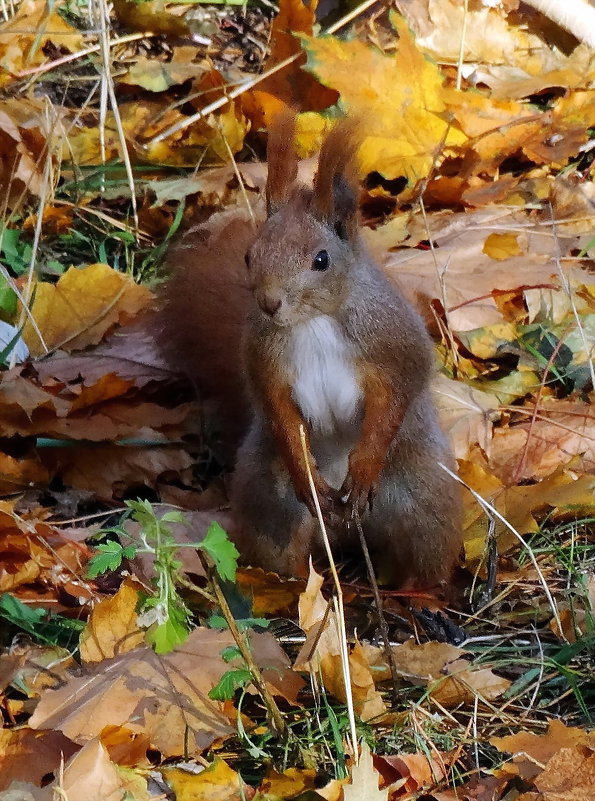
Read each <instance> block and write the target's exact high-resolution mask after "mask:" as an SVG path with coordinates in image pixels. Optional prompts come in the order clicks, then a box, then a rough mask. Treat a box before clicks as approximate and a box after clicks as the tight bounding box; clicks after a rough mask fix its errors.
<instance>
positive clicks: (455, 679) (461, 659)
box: [366, 640, 510, 707]
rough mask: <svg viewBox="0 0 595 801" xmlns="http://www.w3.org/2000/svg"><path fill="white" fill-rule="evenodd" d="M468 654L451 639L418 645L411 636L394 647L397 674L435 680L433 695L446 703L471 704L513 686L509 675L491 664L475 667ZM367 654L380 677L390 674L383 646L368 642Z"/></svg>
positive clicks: (425, 681)
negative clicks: (504, 675) (501, 674)
mask: <svg viewBox="0 0 595 801" xmlns="http://www.w3.org/2000/svg"><path fill="white" fill-rule="evenodd" d="M467 657H469V654H468V653H466V652H465V651H463V650H462V649H461V648H457V647H456V646H454V645H449V644H448V643H440V642H427V643H423V644H421V645H419V644H417V643H415V642H414V641H413V640H408V641H407V642H405V643H403V644H402V645H397V646H394V647H393V659H394V662H395V666H396V668H397V672H398V674H399V675H400V676H402V677H403V678H404V679H406V680H407V681H410V682H412V683H413V684H421V685H430V684H432V685H433V686H432V690H431V696H432V697H433V698H435V699H436V700H437V701H438V702H439V703H441V704H442V705H443V706H447V707H452V706H457V705H458V704H461V703H464V704H472V703H473V702H474V700H475V697H476V696H479V699H480V700H481V699H482V698H485V699H486V700H490V701H491V700H494V698H497V697H498V696H499V695H502V693H504V692H505V691H506V690H507V689H508V687H510V682H509V681H508V680H507V679H502V678H500V677H499V676H496V675H495V674H494V673H493V672H492V671H491V670H489V669H488V668H484V667H481V666H477V667H476V666H475V665H473V664H472V663H470V662H469V661H467ZM366 658H367V660H368V663H370V661H371V660H373V661H374V665H375V675H376V676H377V679H383V678H388V677H389V668H388V665H386V663H385V661H384V658H383V657H382V655H381V652H380V649H376V648H371V647H370V646H367V648H366ZM445 677H447V678H445ZM434 683H436V684H435V685H434Z"/></svg>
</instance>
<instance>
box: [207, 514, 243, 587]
mask: <svg viewBox="0 0 595 801" xmlns="http://www.w3.org/2000/svg"><path fill="white" fill-rule="evenodd" d="M199 547H200V548H201V549H202V550H203V551H206V552H207V553H208V554H209V556H210V557H211V559H212V560H213V562H214V563H215V569H216V571H217V573H218V574H219V576H220V577H221V578H222V579H223V580H224V581H235V578H236V570H237V567H238V557H239V555H240V554H239V552H238V549H237V548H236V546H235V545H234V544H233V542H232V541H231V540H230V539H229V537H228V536H227V532H226V531H225V529H223V528H222V527H221V526H220V525H219V523H216V522H215V521H213V522H212V523H211V525H210V526H209V529H208V531H207V533H206V535H205V537H204V539H203V541H202V542H201V543H200V545H199Z"/></svg>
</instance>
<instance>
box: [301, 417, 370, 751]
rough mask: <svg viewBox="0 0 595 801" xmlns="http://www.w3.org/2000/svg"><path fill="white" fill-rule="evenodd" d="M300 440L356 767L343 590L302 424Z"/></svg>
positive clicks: (354, 731)
mask: <svg viewBox="0 0 595 801" xmlns="http://www.w3.org/2000/svg"><path fill="white" fill-rule="evenodd" d="M300 440H301V443H302V452H303V454H304V463H305V465H306V473H307V475H308V483H309V485H310V492H311V493H312V500H313V501H314V506H315V508H316V516H317V517H318V523H319V525H320V532H321V534H322V541H323V543H324V548H325V550H326V555H327V558H328V561H329V565H330V569H331V575H332V577H333V582H334V585H335V593H336V594H335V596H334V598H333V603H334V606H335V615H336V620H337V633H338V635H339V647H340V649H341V668H342V670H343V683H344V684H345V701H346V704H347V716H348V718H349V729H350V734H351V741H352V746H351V752H352V754H353V759H354V761H355V764H356V765H359V750H358V747H357V730H356V728H355V712H354V710H353V695H352V692H351V671H350V668H349V651H348V648H347V633H346V631H345V610H344V607H343V590H342V589H341V582H340V581H339V574H338V573H337V568H336V566H335V560H334V559H333V552H332V550H331V544H330V542H329V538H328V534H327V533H326V526H325V524H324V518H323V517H322V511H321V509H320V502H319V501H318V494H317V492H316V486H315V484H314V478H313V477H312V468H311V466H310V459H309V457H308V446H307V444H306V430H305V428H304V426H303V424H301V425H300Z"/></svg>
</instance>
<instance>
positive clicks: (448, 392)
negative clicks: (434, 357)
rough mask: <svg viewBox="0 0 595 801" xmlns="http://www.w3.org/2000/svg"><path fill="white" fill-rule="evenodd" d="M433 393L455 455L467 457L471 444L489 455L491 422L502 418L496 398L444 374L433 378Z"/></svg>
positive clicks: (462, 457) (461, 457) (458, 457)
mask: <svg viewBox="0 0 595 801" xmlns="http://www.w3.org/2000/svg"><path fill="white" fill-rule="evenodd" d="M432 392H433V394H434V397H435V399H436V406H437V407H438V412H439V414H440V421H441V423H442V427H443V429H444V430H445V431H446V433H447V434H448V435H449V438H450V441H451V443H452V447H453V452H454V456H455V457H456V458H457V459H466V458H468V456H469V451H470V449H471V448H472V447H473V446H474V445H479V447H480V448H481V449H482V450H483V452H484V453H485V454H487V455H488V456H489V454H490V452H491V443H492V436H493V428H494V423H495V422H496V421H497V420H498V419H499V418H500V416H501V413H500V411H499V406H500V404H499V401H498V399H497V398H496V396H495V395H491V394H489V393H488V392H482V391H481V390H478V389H475V388H474V387H472V386H469V385H468V384H465V383H463V382H462V381H453V380H452V379H449V378H446V376H443V375H439V376H436V377H435V379H434V381H433V383H432Z"/></svg>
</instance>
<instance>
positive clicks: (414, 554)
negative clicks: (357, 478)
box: [363, 453, 462, 588]
mask: <svg viewBox="0 0 595 801" xmlns="http://www.w3.org/2000/svg"><path fill="white" fill-rule="evenodd" d="M440 457H441V458H442V459H443V460H446V461H449V459H448V456H447V454H440ZM438 458H439V457H438V455H437V454H435V453H430V454H426V455H425V456H424V458H423V459H422V460H420V461H418V462H417V464H416V465H415V471H413V472H412V471H411V469H409V470H403V469H399V468H396V469H395V470H393V471H389V473H388V475H384V476H383V478H382V480H381V483H380V487H379V491H378V495H377V497H376V499H375V501H374V507H373V510H372V512H371V513H370V514H369V515H368V516H367V517H365V518H364V521H363V524H364V534H365V536H366V541H367V545H368V548H369V550H370V555H371V558H372V562H373V564H374V566H375V569H376V571H377V577H378V580H379V582H380V583H383V584H390V585H392V586H395V587H404V586H407V587H409V588H412V587H418V588H430V587H434V586H435V585H438V584H440V583H441V582H445V581H447V580H448V579H449V577H450V575H451V573H452V571H453V569H454V567H455V564H456V562H457V559H458V555H459V550H460V547H461V532H462V525H461V523H462V521H461V500H460V497H459V496H460V493H459V488H458V485H457V484H456V482H455V481H453V479H451V478H450V476H448V474H447V473H440V472H437V471H439V468H437V466H436V461H437V459H438Z"/></svg>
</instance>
